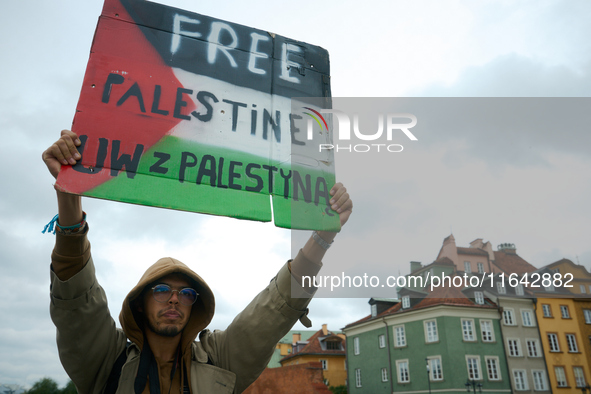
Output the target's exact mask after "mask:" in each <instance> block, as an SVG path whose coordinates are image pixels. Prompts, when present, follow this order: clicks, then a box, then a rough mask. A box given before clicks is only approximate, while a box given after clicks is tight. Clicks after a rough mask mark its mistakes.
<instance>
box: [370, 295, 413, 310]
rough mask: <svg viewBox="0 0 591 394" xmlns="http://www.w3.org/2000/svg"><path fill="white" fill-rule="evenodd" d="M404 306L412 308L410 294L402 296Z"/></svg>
mask: <svg viewBox="0 0 591 394" xmlns="http://www.w3.org/2000/svg"><path fill="white" fill-rule="evenodd" d="M402 307H403V308H404V309H406V308H410V296H404V297H402ZM366 310H367V309H366Z"/></svg>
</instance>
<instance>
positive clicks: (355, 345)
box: [353, 309, 367, 387]
mask: <svg viewBox="0 0 591 394" xmlns="http://www.w3.org/2000/svg"><path fill="white" fill-rule="evenodd" d="M366 310H367V309H366ZM353 350H354V353H355V355H356V356H357V355H358V354H359V337H355V338H353ZM359 387H361V386H359Z"/></svg>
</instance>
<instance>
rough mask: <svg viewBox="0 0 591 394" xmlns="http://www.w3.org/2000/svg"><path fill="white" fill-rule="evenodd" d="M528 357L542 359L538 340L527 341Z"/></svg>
mask: <svg viewBox="0 0 591 394" xmlns="http://www.w3.org/2000/svg"><path fill="white" fill-rule="evenodd" d="M525 343H526V345H527V355H528V356H529V357H542V354H541V353H540V344H539V343H538V340H537V339H526V340H525Z"/></svg>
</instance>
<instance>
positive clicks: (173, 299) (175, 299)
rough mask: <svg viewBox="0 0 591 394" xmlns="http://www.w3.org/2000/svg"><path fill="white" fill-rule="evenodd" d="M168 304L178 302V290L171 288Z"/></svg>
mask: <svg viewBox="0 0 591 394" xmlns="http://www.w3.org/2000/svg"><path fill="white" fill-rule="evenodd" d="M168 302H169V303H170V304H178V303H179V292H178V290H173V291H172V294H171V295H170V300H168Z"/></svg>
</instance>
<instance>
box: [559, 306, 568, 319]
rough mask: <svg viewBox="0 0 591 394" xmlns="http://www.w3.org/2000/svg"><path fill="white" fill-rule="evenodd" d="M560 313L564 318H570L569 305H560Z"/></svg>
mask: <svg viewBox="0 0 591 394" xmlns="http://www.w3.org/2000/svg"><path fill="white" fill-rule="evenodd" d="M560 315H561V316H562V318H563V319H570V313H568V306H566V305H560Z"/></svg>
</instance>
